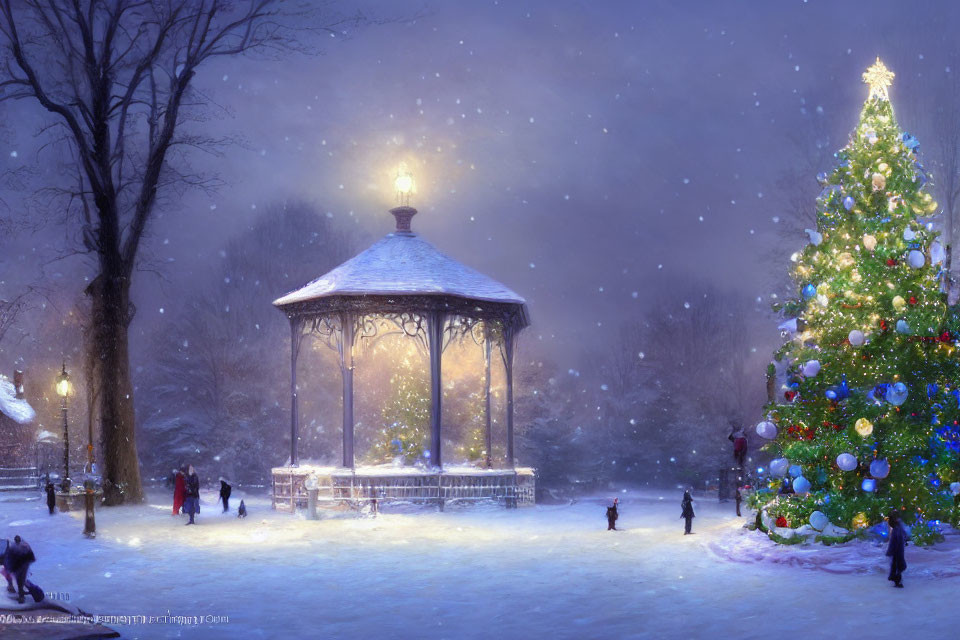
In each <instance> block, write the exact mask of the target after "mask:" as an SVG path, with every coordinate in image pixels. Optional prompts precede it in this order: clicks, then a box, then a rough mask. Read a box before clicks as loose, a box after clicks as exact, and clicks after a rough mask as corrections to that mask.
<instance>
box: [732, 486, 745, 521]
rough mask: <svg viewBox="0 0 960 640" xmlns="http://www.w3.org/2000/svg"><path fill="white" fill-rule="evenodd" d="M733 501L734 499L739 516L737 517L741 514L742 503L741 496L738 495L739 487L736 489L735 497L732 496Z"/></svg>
mask: <svg viewBox="0 0 960 640" xmlns="http://www.w3.org/2000/svg"><path fill="white" fill-rule="evenodd" d="M733 499H734V500H735V501H736V503H737V515H738V516H739V515H741V514H740V503H741V502H743V495H742V494H741V493H740V487H737V493H736V495H734V497H733Z"/></svg>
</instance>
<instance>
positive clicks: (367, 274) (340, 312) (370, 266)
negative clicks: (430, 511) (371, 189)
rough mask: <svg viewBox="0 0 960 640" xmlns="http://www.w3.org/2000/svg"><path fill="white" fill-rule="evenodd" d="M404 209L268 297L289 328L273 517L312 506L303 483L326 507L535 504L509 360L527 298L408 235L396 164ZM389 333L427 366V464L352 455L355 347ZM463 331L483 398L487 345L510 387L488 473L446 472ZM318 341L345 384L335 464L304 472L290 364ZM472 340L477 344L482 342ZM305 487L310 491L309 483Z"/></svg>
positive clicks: (409, 184) (407, 186)
mask: <svg viewBox="0 0 960 640" xmlns="http://www.w3.org/2000/svg"><path fill="white" fill-rule="evenodd" d="M394 186H395V188H396V191H397V197H398V200H399V201H400V206H397V207H394V208H393V209H391V210H390V213H391V214H392V215H393V217H394V219H395V221H396V228H395V229H394V230H393V231H392V232H391V233H388V234H387V235H386V236H385V237H384V238H383V239H381V240H380V241H379V242H376V243H375V244H373V245H372V246H371V247H370V248H368V249H367V250H365V251H363V252H361V253H359V254H358V255H356V256H354V257H353V258H351V259H350V260H347V261H346V262H344V263H343V264H341V265H340V266H338V267H336V268H335V269H333V270H332V271H330V272H328V273H326V274H324V275H322V276H320V277H319V278H317V279H316V280H313V281H312V282H309V283H308V284H306V285H305V286H303V287H301V288H300V289H297V290H295V291H292V292H290V293H288V294H286V295H285V296H282V297H281V298H278V299H277V300H275V301H274V303H273V304H274V306H276V307H277V308H278V309H280V310H281V311H282V312H283V313H284V314H285V315H286V316H287V318H288V320H289V321H290V329H291V334H290V335H291V359H290V374H291V375H290V378H291V386H290V396H291V414H290V415H291V420H290V422H291V426H290V462H289V465H288V466H285V467H277V468H275V469H273V505H274V508H275V509H283V510H291V511H292V510H295V509H297V508H298V507H301V508H302V507H306V506H307V491H306V484H305V483H306V481H307V479H308V478H310V477H311V476H314V477H316V478H318V479H320V483H319V484H320V486H322V487H323V491H324V492H329V495H326V496H323V497H321V500H329V501H334V502H350V503H353V504H356V503H360V502H363V501H365V500H367V501H369V500H381V501H387V502H389V501H390V500H391V499H402V500H414V501H421V502H433V503H436V504H438V505H439V506H440V507H441V508H442V506H443V503H444V501H445V500H448V499H473V500H477V499H494V500H497V501H499V502H502V503H504V504H506V505H507V506H516V505H517V504H532V503H533V500H534V488H535V485H534V482H535V481H534V474H533V470H532V469H525V468H518V467H516V460H515V456H514V418H513V405H514V400H513V362H514V355H515V352H516V346H517V336H518V335H519V333H520V332H521V331H522V330H523V329H524V328H526V327H527V326H528V325H529V324H530V320H529V316H528V313H527V305H526V301H525V300H524V299H523V298H522V297H520V296H519V295H517V294H516V293H515V292H514V291H512V290H511V289H509V288H508V287H506V286H505V285H503V284H501V283H499V282H497V281H496V280H494V279H492V278H490V277H489V276H486V275H484V274H482V273H480V272H478V271H476V270H474V269H471V268H470V267H468V266H466V265H464V264H462V263H460V262H458V261H456V260H454V259H453V258H450V257H449V256H447V255H445V254H443V253H441V252H440V251H439V250H437V248H436V247H434V246H433V245H432V244H430V243H429V242H427V241H426V240H424V239H423V238H421V237H420V236H419V235H418V234H416V233H415V232H414V231H413V230H412V228H411V221H412V219H413V217H414V216H415V215H416V213H417V210H416V209H414V208H413V207H411V206H409V199H410V194H411V193H412V192H414V191H415V188H416V184H415V182H414V179H413V176H412V175H411V174H410V173H409V172H407V171H406V170H404V169H403V168H402V167H401V168H400V170H399V171H398V172H397V175H396V178H395V180H394ZM388 333H391V334H396V335H398V336H400V337H402V338H413V339H415V340H417V341H418V343H419V344H420V345H422V346H423V347H425V350H426V351H427V352H428V354H429V362H430V440H429V447H428V448H427V450H428V451H429V467H428V468H422V467H421V468H415V467H391V468H383V467H357V465H356V464H355V456H354V417H353V404H354V402H353V373H354V351H355V347H356V346H357V345H358V344H360V343H362V342H363V341H372V340H374V339H377V338H379V337H381V336H383V335H386V334H388ZM466 335H470V336H473V337H474V340H475V341H476V342H477V344H478V345H480V346H481V347H482V348H483V349H484V351H485V365H486V369H487V375H486V376H485V383H484V384H485V391H486V395H487V398H489V396H490V392H489V389H490V374H489V368H490V367H489V362H490V353H491V350H492V349H491V346H493V348H494V349H495V350H496V351H499V353H500V355H501V359H502V363H503V368H504V369H503V370H504V380H505V387H506V388H505V394H506V402H505V412H506V416H505V423H506V442H505V449H506V456H504V459H503V460H502V461H501V464H500V465H499V467H500V468H493V467H494V464H493V461H492V460H490V459H489V452H490V451H491V450H492V446H491V437H492V436H491V427H490V423H491V419H490V410H489V402H488V403H487V405H486V406H487V408H486V422H487V428H486V434H485V436H486V437H485V439H486V443H485V444H486V452H487V453H488V459H487V460H486V464H485V465H484V466H483V467H452V466H447V467H445V466H444V464H443V460H444V458H443V451H442V449H443V447H442V425H441V415H442V411H441V403H442V401H443V376H442V354H443V350H444V348H445V347H446V346H447V345H448V344H449V343H450V342H451V341H452V340H456V339H458V338H463V336H466ZM307 336H310V337H314V338H320V339H321V340H323V341H324V342H326V343H327V344H328V345H329V346H330V347H332V348H333V349H334V350H335V351H336V353H337V356H338V358H339V364H340V374H341V380H342V383H343V428H342V435H343V443H342V450H341V452H342V464H341V465H340V466H339V467H317V466H312V465H305V466H302V467H301V466H300V464H299V453H298V446H297V445H298V442H299V439H300V436H299V421H300V418H299V406H298V398H297V357H298V353H299V351H300V344H301V341H302V339H303V338H304V337H307ZM478 336H482V337H480V338H479V339H478ZM310 484H311V485H312V484H313V481H312V480H311V482H310Z"/></svg>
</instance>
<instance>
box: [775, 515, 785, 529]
mask: <svg viewBox="0 0 960 640" xmlns="http://www.w3.org/2000/svg"><path fill="white" fill-rule="evenodd" d="M777 526H778V527H785V526H787V519H786V518H784V517H783V516H780V517H779V518H777Z"/></svg>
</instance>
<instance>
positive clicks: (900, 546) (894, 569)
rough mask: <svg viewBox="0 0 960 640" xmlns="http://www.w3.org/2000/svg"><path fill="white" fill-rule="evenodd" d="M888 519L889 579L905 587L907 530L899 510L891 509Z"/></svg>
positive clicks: (898, 586) (900, 587)
mask: <svg viewBox="0 0 960 640" xmlns="http://www.w3.org/2000/svg"><path fill="white" fill-rule="evenodd" d="M887 519H888V521H889V523H890V543H889V544H888V545H887V555H888V556H889V557H890V575H889V576H887V580H890V581H891V582H893V586H895V587H897V588H899V589H903V572H904V571H905V570H906V568H907V561H906V559H905V558H904V547H906V546H907V532H906V531H904V530H903V524H902V523H901V522H900V513H899V512H898V511H896V510H893V511H891V512H890V515H889V516H888V517H887Z"/></svg>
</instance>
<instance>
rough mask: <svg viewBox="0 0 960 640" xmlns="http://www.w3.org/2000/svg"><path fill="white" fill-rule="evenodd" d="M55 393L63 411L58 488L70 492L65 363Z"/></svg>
mask: <svg viewBox="0 0 960 640" xmlns="http://www.w3.org/2000/svg"><path fill="white" fill-rule="evenodd" d="M57 395H59V396H60V410H61V411H62V412H63V482H62V483H61V485H60V489H61V490H62V491H63V493H65V494H69V493H70V427H69V425H68V423H67V396H68V395H70V376H69V375H67V363H66V362H64V363H63V370H62V371H61V372H60V375H59V376H58V377H57Z"/></svg>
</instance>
